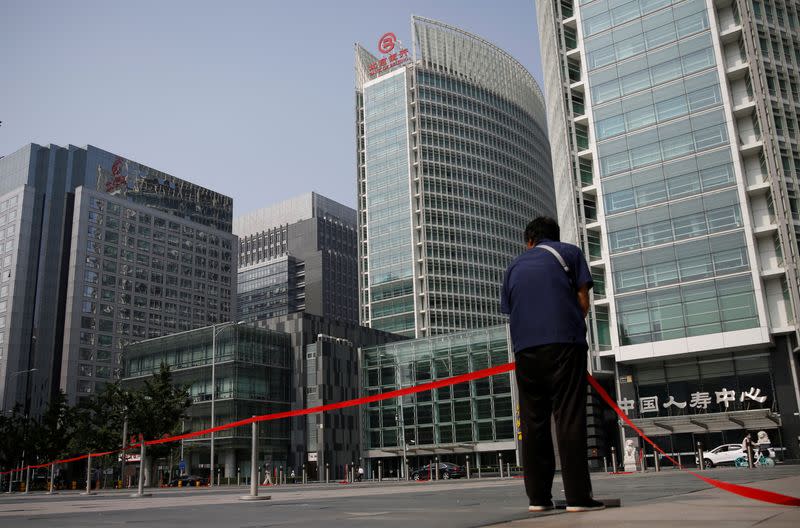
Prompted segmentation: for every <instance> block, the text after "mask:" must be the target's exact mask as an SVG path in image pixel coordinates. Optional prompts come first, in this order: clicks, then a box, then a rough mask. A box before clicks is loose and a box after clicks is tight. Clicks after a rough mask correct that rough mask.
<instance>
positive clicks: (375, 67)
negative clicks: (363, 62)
mask: <svg viewBox="0 0 800 528" xmlns="http://www.w3.org/2000/svg"><path fill="white" fill-rule="evenodd" d="M397 44H398V42H397V36H396V35H395V34H394V33H384V34H383V35H382V36H381V38H380V39H378V51H380V52H381V53H383V54H384V55H385V56H384V57H383V58H381V59H380V60H377V61H375V62H373V63H372V64H370V65H369V76H370V77H377V76H378V75H379V74H381V73H383V72H385V71H387V70H390V69H392V68H394V67H395V66H399V65H401V64H403V63H404V62H406V61H407V60H408V49H406V48H403V49H401V50H398V51H397V52H395V53H392V52H393V51H394V48H395V46H396V45H397Z"/></svg>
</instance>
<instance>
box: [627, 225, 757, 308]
mask: <svg viewBox="0 0 800 528" xmlns="http://www.w3.org/2000/svg"><path fill="white" fill-rule="evenodd" d="M611 269H612V272H613V273H614V288H615V290H616V292H617V293H625V292H630V291H635V290H641V289H645V288H656V287H659V286H666V285H668V284H675V283H677V282H689V281H694V280H699V279H706V278H710V277H715V276H716V277H719V276H722V275H730V274H733V273H738V272H741V271H745V270H747V269H749V261H748V258H747V245H746V244H745V241H744V235H743V234H742V233H741V232H739V233H733V234H730V235H723V236H718V237H711V238H703V239H700V240H692V241H689V242H685V243H682V244H675V245H670V246H667V247H663V248H658V249H652V250H649V251H643V252H637V253H633V254H630V255H624V256H619V257H614V258H613V259H612V260H611Z"/></svg>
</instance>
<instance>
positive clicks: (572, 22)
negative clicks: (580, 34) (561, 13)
mask: <svg viewBox="0 0 800 528" xmlns="http://www.w3.org/2000/svg"><path fill="white" fill-rule="evenodd" d="M561 23H562V24H564V26H566V27H568V28H572V29H575V30H577V29H578V21H577V20H576V19H575V15H572V16H570V17H569V18H564V19H562V20H561Z"/></svg>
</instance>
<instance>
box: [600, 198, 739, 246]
mask: <svg viewBox="0 0 800 528" xmlns="http://www.w3.org/2000/svg"><path fill="white" fill-rule="evenodd" d="M739 227H742V216H741V211H740V209H739V201H738V198H737V196H736V191H735V190H732V191H723V192H720V193H715V194H710V195H704V196H703V197H698V198H693V199H689V200H684V201H680V202H674V203H670V204H668V205H664V206H660V207H654V208H652V209H644V210H642V211H638V212H636V213H635V214H630V215H626V216H624V217H620V218H614V219H611V220H609V222H608V230H609V233H608V241H609V250H610V251H611V253H620V252H623V251H630V250H634V249H640V248H646V247H651V246H656V245H658V244H664V243H667V242H673V241H676V240H686V239H688V238H693V237H697V236H702V235H708V234H711V233H719V232H721V231H728V230H731V229H736V228H739Z"/></svg>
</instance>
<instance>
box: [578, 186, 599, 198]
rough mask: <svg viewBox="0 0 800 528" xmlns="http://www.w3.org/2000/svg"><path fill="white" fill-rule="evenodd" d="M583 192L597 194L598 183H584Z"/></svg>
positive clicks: (591, 194)
mask: <svg viewBox="0 0 800 528" xmlns="http://www.w3.org/2000/svg"><path fill="white" fill-rule="evenodd" d="M581 192H582V193H584V194H588V195H590V196H597V185H595V184H594V183H589V185H584V186H583V187H581Z"/></svg>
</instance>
